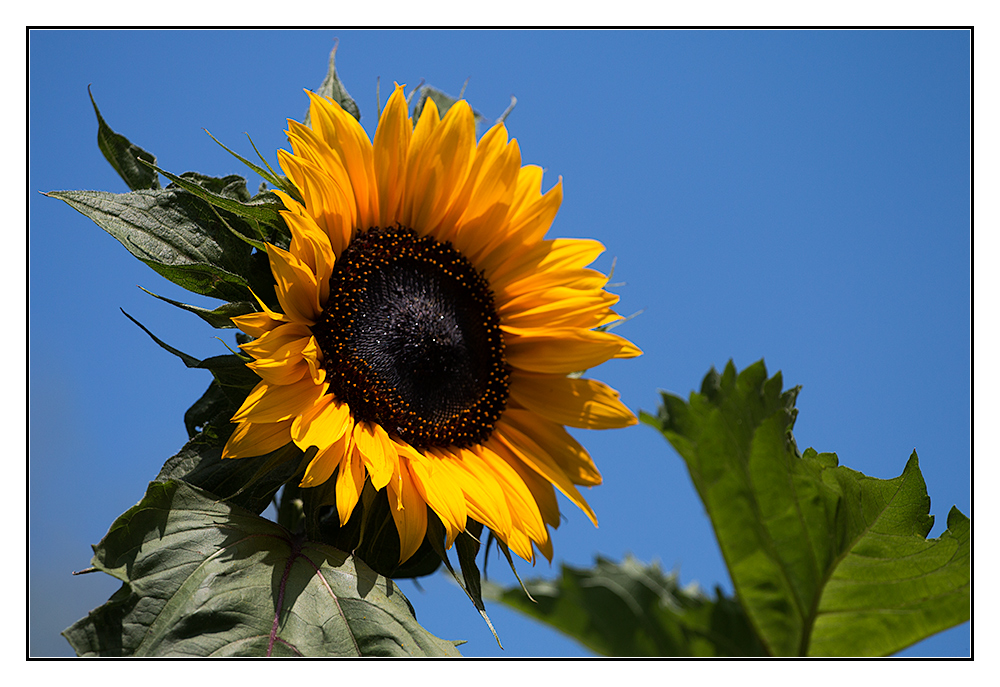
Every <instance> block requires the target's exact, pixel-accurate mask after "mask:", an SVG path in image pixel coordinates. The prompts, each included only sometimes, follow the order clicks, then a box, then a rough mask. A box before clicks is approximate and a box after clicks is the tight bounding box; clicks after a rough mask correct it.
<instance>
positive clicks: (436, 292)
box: [312, 227, 510, 448]
mask: <svg viewBox="0 0 1000 687" xmlns="http://www.w3.org/2000/svg"><path fill="white" fill-rule="evenodd" d="M312 331H313V335H314V336H315V337H316V341H317V342H318V343H319V346H320V349H321V350H322V351H323V366H324V368H325V369H326V371H327V379H328V380H329V382H330V391H331V392H332V393H333V394H335V395H336V397H337V398H338V399H339V400H341V401H346V402H347V403H348V405H349V406H350V408H351V411H352V413H353V414H354V416H355V418H356V419H357V420H359V421H369V422H377V423H378V424H380V425H382V427H384V428H385V429H386V430H387V431H388V432H389V433H390V434H396V435H397V436H399V437H400V438H401V439H403V440H404V441H406V442H407V443H409V444H410V445H412V446H415V447H417V448H426V447H434V446H439V447H444V446H452V445H457V446H471V445H473V444H476V443H479V442H482V441H484V440H486V439H487V438H489V436H490V434H492V432H493V428H494V426H495V425H496V423H497V421H498V420H499V419H500V415H501V414H502V413H503V411H504V408H505V407H506V405H507V397H508V385H509V376H510V373H509V368H508V366H507V363H506V360H505V358H504V340H503V334H502V332H501V331H500V319H499V317H498V315H497V313H496V309H495V307H494V304H493V294H492V292H491V291H490V288H489V285H488V284H487V282H486V279H485V278H484V277H483V275H482V274H481V273H479V272H478V271H476V269H475V268H474V267H473V266H472V264H471V263H470V262H469V261H468V260H467V259H466V258H465V257H464V256H463V255H462V254H461V253H459V252H458V251H457V250H455V249H454V248H453V247H452V245H451V243H449V242H443V243H442V242H440V241H437V240H436V239H434V238H432V237H430V236H424V237H419V236H417V234H416V233H415V232H413V231H412V230H410V229H407V228H404V227H394V228H389V229H370V230H369V231H367V232H365V233H363V234H360V235H359V236H357V237H356V238H355V239H354V240H353V241H351V243H350V245H349V246H348V247H347V249H346V250H345V251H344V252H343V254H342V255H341V256H340V257H338V258H337V262H336V264H335V266H334V271H333V275H332V276H331V277H330V297H329V300H328V301H327V305H326V307H325V309H324V311H323V315H322V317H321V318H320V320H319V321H318V322H317V323H316V324H315V325H313V327H312Z"/></svg>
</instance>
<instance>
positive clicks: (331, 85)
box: [302, 43, 361, 126]
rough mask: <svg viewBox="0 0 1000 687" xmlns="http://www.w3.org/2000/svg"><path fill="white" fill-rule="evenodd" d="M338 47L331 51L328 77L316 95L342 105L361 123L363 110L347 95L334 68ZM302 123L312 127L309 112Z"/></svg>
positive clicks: (335, 44) (334, 46) (307, 111)
mask: <svg viewBox="0 0 1000 687" xmlns="http://www.w3.org/2000/svg"><path fill="white" fill-rule="evenodd" d="M337 45H338V44H337V43H334V45H333V50H331V51H330V65H329V67H328V68H327V71H326V77H325V78H324V79H323V83H321V84H320V86H319V88H317V89H316V94H317V95H321V96H323V97H325V98H330V99H331V100H335V101H337V102H338V103H340V106H341V107H342V108H344V110H346V111H347V112H349V113H351V116H353V117H354V118H355V119H357V120H359V121H360V120H361V110H359V109H358V104H357V103H356V102H354V98H352V97H351V96H350V95H349V94H348V93H347V89H346V88H344V84H343V82H342V81H341V80H340V77H339V76H337V68H336V67H335V66H334V63H335V61H336V55H337ZM302 123H303V124H305V125H306V126H312V120H311V118H310V115H309V110H306V116H305V118H304V119H303V120H302Z"/></svg>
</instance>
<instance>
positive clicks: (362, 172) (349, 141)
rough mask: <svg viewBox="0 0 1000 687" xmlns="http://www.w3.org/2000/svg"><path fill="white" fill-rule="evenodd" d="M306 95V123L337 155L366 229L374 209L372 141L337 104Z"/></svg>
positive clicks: (375, 191)
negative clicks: (308, 119) (349, 182)
mask: <svg viewBox="0 0 1000 687" xmlns="http://www.w3.org/2000/svg"><path fill="white" fill-rule="evenodd" d="M307 92H308V91H307ZM309 98H310V100H311V103H310V108H309V116H310V125H311V126H312V128H313V130H315V131H316V132H317V133H319V134H320V135H321V136H322V137H323V140H324V141H326V143H327V145H329V146H330V148H331V149H333V150H335V151H336V152H337V153H339V154H340V158H341V160H343V164H344V169H346V170H347V173H348V175H349V176H350V179H351V185H352V187H353V191H354V198H355V202H356V203H357V208H358V221H359V225H358V226H360V227H361V228H363V229H367V228H368V227H371V226H373V224H374V222H375V219H376V213H377V212H378V197H377V196H378V190H377V187H376V183H375V165H374V162H373V159H372V143H371V141H370V140H369V139H368V134H367V133H366V132H365V130H364V128H363V127H362V126H361V124H360V123H359V122H358V120H357V119H355V118H354V116H353V115H351V114H349V113H347V112H345V111H344V109H343V108H342V107H341V106H340V104H339V103H337V102H335V101H333V100H330V99H329V98H324V97H322V96H319V95H316V94H315V93H311V92H309Z"/></svg>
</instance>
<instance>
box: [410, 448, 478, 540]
mask: <svg viewBox="0 0 1000 687" xmlns="http://www.w3.org/2000/svg"><path fill="white" fill-rule="evenodd" d="M396 447H397V449H398V450H399V455H400V456H401V457H403V458H405V459H406V460H407V462H408V463H409V467H410V475H411V476H412V477H413V484H414V487H416V489H417V492H418V493H419V494H420V497H421V498H422V499H423V500H424V501H425V502H426V503H427V505H428V506H430V507H431V510H433V511H434V512H435V513H437V516H438V517H439V518H440V519H441V523H442V524H443V525H444V527H445V532H446V535H447V539H446V541H445V545H446V546H447V547H450V546H451V544H452V542H453V541H455V537H457V536H458V535H459V534H460V533H461V532H463V531H465V522H466V519H467V518H468V511H467V509H466V504H465V496H464V494H462V490H461V488H460V487H459V486H458V483H457V481H455V480H454V479H452V477H451V473H450V472H448V471H446V470H444V469H441V468H440V466H439V464H440V462H441V461H442V460H443V459H442V458H440V457H438V456H434V455H424V454H423V453H421V452H420V451H418V450H417V449H415V448H413V447H412V446H410V445H409V444H404V443H402V442H397V443H396Z"/></svg>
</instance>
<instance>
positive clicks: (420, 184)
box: [223, 85, 639, 570]
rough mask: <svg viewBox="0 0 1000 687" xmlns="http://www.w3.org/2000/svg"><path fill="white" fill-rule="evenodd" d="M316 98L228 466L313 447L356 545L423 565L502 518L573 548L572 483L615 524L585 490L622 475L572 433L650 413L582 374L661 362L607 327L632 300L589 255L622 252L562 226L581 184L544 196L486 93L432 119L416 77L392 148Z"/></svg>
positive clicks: (507, 526) (292, 175)
mask: <svg viewBox="0 0 1000 687" xmlns="http://www.w3.org/2000/svg"><path fill="white" fill-rule="evenodd" d="M309 97H310V99H311V105H310V121H311V125H310V126H308V127H307V126H303V125H301V124H299V123H297V122H294V121H289V129H288V135H289V140H290V142H291V148H292V151H291V152H287V151H284V150H280V151H278V159H279V161H280V163H281V167H282V169H283V170H284V172H285V174H286V175H287V176H288V178H289V180H290V181H291V182H292V184H294V186H295V189H296V190H297V192H298V193H297V196H298V198H300V199H301V200H297V199H295V198H293V197H292V196H291V195H289V194H286V193H283V192H280V191H276V193H277V194H278V196H279V197H280V198H281V200H282V202H283V203H284V206H285V210H284V211H283V212H282V216H283V217H284V220H285V222H286V224H287V226H288V229H289V231H290V234H291V242H290V244H289V246H288V249H287V250H285V249H282V248H279V247H277V246H273V245H268V246H267V253H268V257H269V259H270V263H271V270H272V272H273V274H274V280H275V293H276V296H277V301H278V303H279V305H280V311H275V310H271V309H270V308H268V307H267V306H266V305H264V304H263V303H261V311H260V312H256V313H253V314H250V315H244V316H241V317H237V318H234V322H235V323H236V324H237V325H238V326H239V327H240V328H241V329H242V330H243V331H244V332H246V333H247V334H249V335H250V336H252V337H254V340H253V341H251V342H250V343H247V344H244V345H243V346H242V347H243V350H244V351H245V352H246V353H248V354H249V355H250V356H252V358H253V361H252V362H250V363H249V367H251V368H252V369H253V370H254V371H255V372H256V373H257V374H258V375H259V377H260V380H261V381H260V383H259V384H258V385H257V386H256V387H255V388H254V389H253V391H251V393H250V394H249V395H248V396H247V398H246V401H245V402H244V403H243V405H242V406H241V407H240V408H239V410H238V411H237V412H236V414H235V415H234V416H233V422H235V423H236V429H235V431H234V432H233V434H232V436H231V438H230V439H229V441H228V443H227V444H226V447H225V449H224V452H223V457H225V458H241V457H248V456H256V455H263V454H265V453H268V452H270V451H273V450H275V449H277V448H279V447H281V446H284V445H286V444H288V443H289V442H294V443H295V445H296V446H297V447H298V448H300V449H301V450H302V451H303V452H305V460H304V463H305V466H304V469H303V470H302V472H301V473H300V475H301V476H300V480H299V484H298V488H299V489H300V493H301V494H302V496H303V499H304V500H305V501H307V502H308V503H309V504H311V506H312V507H313V508H314V509H317V510H316V511H315V512H319V511H318V509H319V508H321V507H327V506H328V507H329V512H330V516H329V518H328V521H329V523H331V525H330V526H331V527H332V528H333V531H334V532H335V534H334V535H332V536H333V538H334V540H335V541H334V542H332V543H335V545H338V546H340V547H341V548H345V549H346V550H356V549H357V547H358V546H361V547H362V548H366V547H367V548H366V550H371V551H373V552H374V551H381V552H384V551H385V550H387V549H389V550H391V552H392V554H391V558H392V559H393V562H394V563H395V564H401V563H404V562H407V561H409V563H410V565H411V567H413V569H421V570H423V569H424V568H425V567H426V565H425V564H424V563H419V564H418V562H420V561H426V560H429V558H433V557H434V555H433V552H432V551H431V548H440V547H441V546H443V547H445V548H447V547H450V546H451V545H452V543H453V542H454V541H455V539H456V537H458V536H459V534H461V533H463V532H466V531H470V532H478V530H479V529H480V528H481V526H485V527H488V528H489V530H490V531H491V532H492V534H493V535H494V536H495V537H496V538H497V540H498V541H499V542H501V543H502V544H503V545H504V546H507V547H509V548H510V549H511V550H513V551H514V552H515V553H517V554H518V555H519V556H521V557H522V558H524V559H525V560H528V561H532V562H534V560H535V552H536V550H537V551H540V552H541V553H542V554H543V555H544V556H545V557H546V558H548V559H549V560H551V558H552V543H551V540H550V538H549V528H550V527H552V528H554V527H557V526H558V524H559V520H560V514H559V510H558V506H557V503H556V496H555V491H556V490H558V491H560V492H562V493H563V494H564V495H565V496H566V497H567V498H568V499H569V500H570V501H572V502H573V503H574V504H576V505H577V506H578V507H579V508H581V509H582V510H583V511H584V513H586V515H587V516H588V517H589V518H590V519H591V520H592V521H593V522H594V524H595V525H596V524H597V518H596V516H595V515H594V513H593V511H592V510H591V508H590V506H589V505H587V502H586V501H585V500H584V499H583V496H582V495H581V494H580V491H579V490H578V488H577V487H579V486H586V487H590V486H593V485H596V484H599V483H600V482H601V476H600V473H599V472H598V471H597V468H596V467H595V465H594V463H593V461H592V460H591V458H590V456H589V455H588V454H587V452H586V450H585V449H584V448H583V447H582V446H581V445H580V444H579V443H578V442H577V441H576V440H575V439H574V438H573V437H572V436H571V435H570V434H569V433H568V432H567V431H566V426H570V427H579V428H587V429H608V428H615V427H625V426H628V425H632V424H635V422H636V419H635V417H634V416H633V414H632V413H631V412H630V411H629V410H628V409H627V408H626V407H625V406H624V405H623V404H622V403H621V402H620V401H619V398H618V394H617V392H615V391H614V390H612V389H611V388H609V387H608V386H606V385H605V384H603V383H601V382H599V381H596V380H593V379H586V378H582V377H580V376H578V375H577V374H573V373H578V372H579V371H580V370H585V369H588V368H591V367H594V366H596V365H599V364H600V363H602V362H604V361H606V360H608V359H611V358H627V357H632V356H635V355H638V354H639V350H638V349H637V348H636V347H635V346H634V345H633V344H631V343H630V342H628V341H626V340H625V339H623V338H621V337H619V336H616V335H615V334H612V333H610V332H608V331H606V327H607V325H609V324H611V323H613V322H615V321H616V320H619V319H620V318H619V317H618V315H616V314H615V313H614V312H613V311H612V310H611V306H613V305H614V304H615V303H616V302H617V300H618V298H617V296H614V295H612V294H609V293H608V292H606V291H605V290H604V287H605V286H606V284H607V277H606V276H605V275H603V274H601V273H600V272H597V271H595V270H592V269H589V268H588V267H587V265H589V264H590V263H591V262H592V261H593V260H594V259H595V258H596V257H597V256H598V255H599V254H600V253H601V252H602V251H603V246H602V245H601V244H600V243H598V242H597V241H593V240H586V239H546V238H545V234H546V232H547V231H548V229H549V227H550V225H551V224H552V221H553V219H554V217H555V215H556V211H557V210H558V208H559V205H560V202H561V200H562V181H561V180H560V182H559V183H557V184H556V185H555V186H554V187H553V188H552V189H550V190H549V191H548V192H546V193H542V192H541V180H542V171H541V169H540V168H538V167H535V166H531V165H525V166H522V165H521V153H520V148H519V147H518V144H517V141H515V140H509V139H508V135H507V130H506V128H505V127H504V125H503V124H502V123H501V124H497V125H496V126H494V127H493V128H491V129H490V130H489V131H487V132H486V134H484V135H483V136H482V138H481V139H480V140H479V141H478V142H477V141H476V131H475V118H474V116H473V112H472V109H471V108H470V107H469V106H468V104H467V103H466V102H464V101H459V102H457V103H455V104H454V105H453V106H452V107H451V108H449V109H448V111H447V114H446V115H445V116H444V117H443V118H442V117H441V116H440V115H439V113H438V110H437V107H436V106H435V104H434V102H433V101H432V100H427V101H426V104H425V106H424V109H423V111H422V113H421V115H420V117H419V120H418V121H417V122H416V123H415V124H414V122H413V121H412V120H411V119H410V117H409V116H408V113H407V103H406V98H405V96H404V94H403V88H402V86H398V85H397V86H396V88H395V91H394V92H393V94H392V96H391V97H390V98H389V101H388V103H387V104H386V107H385V109H384V110H383V112H382V115H381V118H380V120H379V123H378V127H377V129H376V131H375V137H374V141H372V140H370V139H369V137H368V135H367V134H366V133H365V131H364V129H362V127H361V125H360V124H359V123H358V121H357V120H356V119H355V118H354V117H352V116H351V115H350V114H348V113H347V112H345V111H344V110H343V109H342V108H341V107H340V105H338V104H337V103H336V102H334V101H331V100H328V99H326V98H323V97H320V96H317V95H315V94H312V93H310V94H309ZM373 514H378V515H373ZM369 521H373V522H375V521H377V522H380V523H381V524H382V525H384V524H386V523H391V525H394V527H375V528H371V527H366V524H368V523H369ZM369 532H375V533H376V534H369ZM431 544H433V545H434V546H433V547H432V546H430V545H431ZM365 560H366V561H367V560H368V559H365ZM369 562H370V561H369ZM414 566H415V567H414ZM389 567H390V568H392V566H389ZM431 569H433V568H431ZM393 570H396V569H395V568H393Z"/></svg>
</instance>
